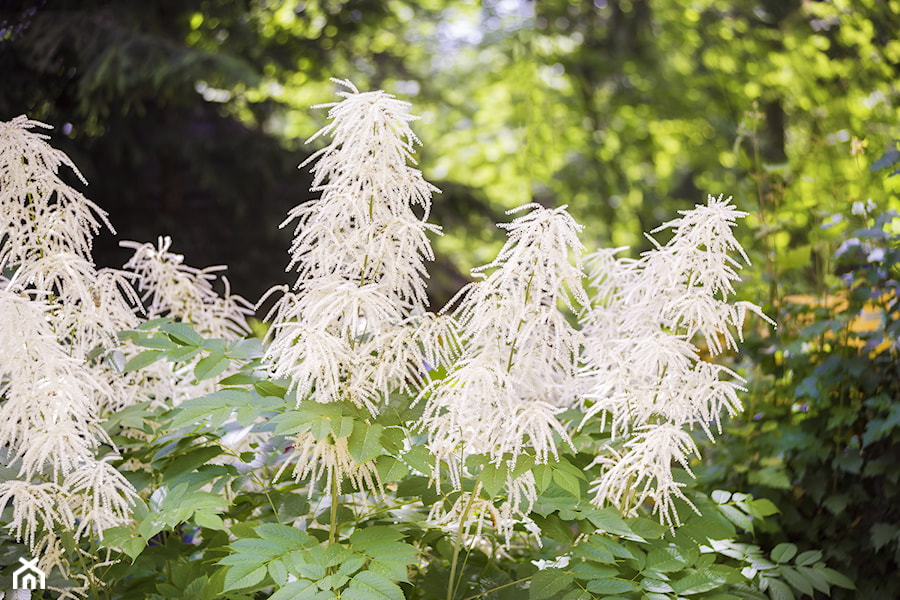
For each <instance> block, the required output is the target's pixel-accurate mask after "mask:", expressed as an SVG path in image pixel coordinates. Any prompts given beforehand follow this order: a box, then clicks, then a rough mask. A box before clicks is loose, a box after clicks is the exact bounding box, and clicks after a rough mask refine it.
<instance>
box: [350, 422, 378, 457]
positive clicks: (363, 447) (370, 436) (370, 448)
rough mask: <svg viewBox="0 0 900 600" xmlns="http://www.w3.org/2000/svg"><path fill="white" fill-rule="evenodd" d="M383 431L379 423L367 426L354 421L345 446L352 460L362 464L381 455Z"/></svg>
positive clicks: (367, 424)
mask: <svg viewBox="0 0 900 600" xmlns="http://www.w3.org/2000/svg"><path fill="white" fill-rule="evenodd" d="M383 430H384V426H383V425H381V424H379V423H371V424H369V423H364V422H362V421H356V422H355V423H354V424H353V433H352V434H350V440H349V441H348V444H347V449H348V450H349V451H350V456H352V457H353V460H355V461H356V462H357V463H358V464H362V463H364V462H366V461H369V460H372V459H374V458H375V457H376V456H378V455H379V454H381V432H382V431H383Z"/></svg>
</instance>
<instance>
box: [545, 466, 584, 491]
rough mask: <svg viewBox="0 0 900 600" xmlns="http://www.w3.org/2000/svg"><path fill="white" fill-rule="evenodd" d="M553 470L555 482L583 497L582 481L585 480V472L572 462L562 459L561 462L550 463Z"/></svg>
mask: <svg viewBox="0 0 900 600" xmlns="http://www.w3.org/2000/svg"><path fill="white" fill-rule="evenodd" d="M549 466H550V469H551V470H552V471H553V482H554V483H556V485H558V486H559V487H561V488H562V489H564V490H566V491H567V492H569V493H570V494H572V495H573V496H575V497H576V498H581V483H580V482H581V481H584V480H585V476H584V473H583V472H582V471H581V470H580V469H577V468H576V467H575V466H574V465H572V463H570V462H568V461H566V460H562V459H560V461H559V462H556V463H550V465H549Z"/></svg>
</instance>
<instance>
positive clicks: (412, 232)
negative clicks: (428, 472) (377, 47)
mask: <svg viewBox="0 0 900 600" xmlns="http://www.w3.org/2000/svg"><path fill="white" fill-rule="evenodd" d="M335 81H336V82H337V83H339V84H340V85H342V86H344V87H346V88H348V90H349V91H346V92H340V93H339V95H340V96H342V97H343V100H342V101H340V102H335V103H331V104H326V105H323V106H326V107H329V108H330V111H329V118H330V119H331V123H330V124H329V125H327V126H326V127H325V128H323V129H322V130H321V131H319V132H318V133H317V134H316V135H314V136H313V137H312V138H310V140H309V141H312V140H313V139H315V138H317V137H319V136H329V137H331V138H332V141H331V143H330V144H329V145H328V146H326V147H325V148H323V149H321V150H319V151H318V152H316V153H314V154H313V155H312V156H311V157H310V158H309V159H308V160H307V161H306V162H305V163H304V165H306V164H308V163H311V162H314V161H315V164H314V166H313V167H312V172H313V174H314V182H313V188H312V189H313V190H314V191H320V192H321V193H322V195H321V197H320V198H318V199H317V200H313V201H310V202H306V203H304V204H301V205H299V206H297V207H296V208H294V209H293V210H291V212H290V214H289V217H288V219H287V220H286V221H285V222H284V223H283V224H282V226H284V225H287V224H288V223H290V222H292V221H296V223H297V224H296V229H295V232H294V241H293V243H292V245H291V262H290V265H289V266H288V268H289V269H291V268H296V270H297V271H298V278H297V281H296V283H295V285H294V291H292V292H288V293H285V295H284V296H282V298H281V299H280V300H279V301H278V302H277V303H276V305H275V307H274V308H273V309H272V311H271V313H270V315H269V317H270V318H271V320H272V327H271V329H270V338H271V343H270V344H269V346H268V349H267V358H268V359H269V361H270V364H271V371H272V374H273V375H274V376H275V377H287V378H289V379H290V380H291V386H292V387H293V388H295V389H296V390H297V398H298V402H303V401H305V400H306V399H307V398H309V399H312V400H314V401H317V402H336V401H339V400H349V401H351V402H353V403H354V404H356V405H357V406H363V407H365V408H367V409H368V410H369V411H370V412H372V413H373V414H374V413H376V412H377V411H378V410H379V407H380V405H381V403H382V402H383V399H384V398H385V397H387V395H388V394H389V393H390V391H391V390H392V389H397V388H404V389H410V386H413V387H415V388H418V387H421V385H422V384H423V383H424V377H423V373H424V370H425V369H426V367H425V365H424V360H425V357H428V359H431V360H444V359H445V358H446V355H447V352H448V351H447V350H446V349H442V348H439V347H436V343H437V346H440V345H441V344H444V345H446V343H447V342H446V341H447V340H453V339H454V333H453V329H452V326H451V324H449V323H448V319H445V318H435V317H434V316H433V315H430V314H428V313H427V312H426V310H425V309H426V303H427V299H426V295H425V277H427V273H426V269H425V261H428V260H433V258H434V257H433V254H432V250H431V245H430V243H429V241H428V237H427V234H428V233H429V232H430V233H438V232H439V228H438V227H436V226H434V225H431V224H429V223H427V222H426V219H427V217H428V212H429V209H430V206H431V195H432V193H433V192H435V191H437V189H436V188H435V187H434V186H432V185H431V184H429V183H428V182H426V181H425V180H424V179H423V178H422V174H421V173H420V172H419V171H418V170H417V169H415V168H414V167H412V166H410V164H414V159H413V150H414V145H415V144H417V143H418V142H419V140H418V139H417V138H416V136H415V134H414V133H413V132H412V129H411V128H410V126H409V124H410V122H412V121H413V120H415V119H416V117H414V116H412V115H410V114H409V107H410V105H409V104H408V103H406V102H402V101H400V100H397V99H396V98H394V97H393V96H392V95H390V94H387V93H385V92H383V91H377V92H366V93H360V92H359V91H358V90H357V89H356V88H355V87H354V86H353V85H352V84H351V83H350V82H347V81H338V80H335ZM301 166H303V165H301ZM416 205H418V206H420V207H421V209H422V211H423V213H424V214H423V216H421V217H420V216H418V215H417V214H416V213H415V212H414V207H415V206H416ZM273 291H274V290H273ZM430 366H432V367H433V366H436V365H434V364H433V363H432V364H431V365H430Z"/></svg>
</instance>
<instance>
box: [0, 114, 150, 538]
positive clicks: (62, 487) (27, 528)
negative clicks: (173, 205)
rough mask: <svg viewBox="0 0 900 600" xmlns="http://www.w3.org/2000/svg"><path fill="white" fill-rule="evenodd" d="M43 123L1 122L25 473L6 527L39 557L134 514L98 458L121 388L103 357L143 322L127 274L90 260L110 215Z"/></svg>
mask: <svg viewBox="0 0 900 600" xmlns="http://www.w3.org/2000/svg"><path fill="white" fill-rule="evenodd" d="M35 127H46V125H43V124H41V123H38V122H35V121H30V120H28V119H27V118H26V117H24V116H22V117H17V118H16V119H13V120H12V121H10V122H8V123H0V270H9V271H11V272H12V275H11V276H10V278H9V279H4V278H0V315H2V318H0V446H3V447H4V448H5V449H6V452H5V457H4V464H5V466H6V467H8V468H11V469H13V470H15V471H16V472H17V478H16V479H9V480H7V481H5V482H3V483H2V485H0V506H6V504H7V503H9V502H11V503H12V513H11V514H12V522H11V523H8V524H6V526H7V527H8V529H9V530H10V531H11V532H12V533H13V534H14V535H15V536H16V537H17V538H19V539H23V540H25V541H27V542H28V544H29V546H30V547H31V550H32V552H35V551H36V550H37V545H39V544H42V543H43V542H40V541H37V540H39V539H46V536H47V535H57V534H59V532H60V530H68V531H70V532H72V533H73V535H74V537H75V538H76V540H77V539H78V538H80V537H81V536H82V535H85V534H86V533H87V532H91V533H92V534H94V535H97V534H99V533H100V532H101V531H102V530H103V529H105V528H107V527H111V526H115V525H120V524H122V523H123V522H124V521H126V520H127V519H128V518H129V513H130V508H131V504H132V502H133V498H134V496H135V492H134V488H133V487H132V486H131V484H130V483H129V482H128V481H127V480H126V479H125V478H124V477H121V475H118V473H117V472H114V470H113V469H112V467H110V466H109V465H108V464H106V463H103V462H101V460H100V459H98V458H97V454H98V453H99V452H103V448H104V447H107V448H108V447H112V446H113V444H112V440H111V439H110V438H109V436H108V435H107V434H106V432H105V430H104V429H103V428H102V427H101V426H100V423H101V420H102V417H103V415H104V412H105V411H106V410H107V409H108V408H109V407H110V406H113V405H117V404H120V403H121V402H122V394H123V390H124V388H123V387H122V386H121V385H119V383H118V382H119V380H120V378H119V375H118V373H115V372H114V371H113V367H112V361H110V360H104V359H103V357H104V356H106V357H108V356H110V355H111V351H112V350H113V349H114V344H115V343H116V334H117V333H118V331H120V330H122V329H129V328H132V327H134V326H136V325H137V317H136V315H135V312H134V310H133V306H134V304H136V303H137V297H136V295H135V294H134V291H133V290H131V288H130V287H129V284H128V281H127V279H126V278H125V276H123V275H122V274H121V273H119V272H117V271H112V270H99V271H98V270H97V269H96V267H95V265H94V263H93V260H92V259H91V255H90V250H91V243H92V240H93V236H94V234H95V233H96V232H97V231H98V229H99V228H100V227H101V225H104V224H105V225H106V226H108V227H109V228H110V230H111V229H112V227H111V226H110V225H109V222H108V221H107V220H106V215H105V213H103V211H102V210H100V209H99V208H98V207H97V206H96V205H95V204H93V203H92V202H90V201H89V200H88V199H87V198H85V197H84V196H83V195H82V194H81V193H80V192H78V191H76V190H75V189H73V188H71V187H69V186H68V185H66V184H65V182H63V180H62V179H61V177H60V174H59V170H60V168H62V167H68V168H70V169H72V170H73V171H74V173H75V174H76V175H77V176H78V177H79V178H81V175H80V173H78V171H77V169H76V168H75V166H74V165H73V164H72V162H71V161H70V160H69V158H68V157H67V156H66V155H65V154H63V153H62V152H60V151H59V150H56V149H54V148H52V147H51V146H50V145H49V144H48V143H47V141H46V137H47V136H44V135H40V134H36V133H34V132H33V131H31V129H33V128H35ZM81 180H82V181H84V179H83V178H81ZM89 473H90V474H94V475H92V476H88V474H89ZM98 473H102V474H103V476H96V474H98ZM73 492H74V493H73ZM76 496H77V498H78V502H77V503H74V502H73V500H74V499H75V497H76ZM38 534H41V535H40V536H39V535H38Z"/></svg>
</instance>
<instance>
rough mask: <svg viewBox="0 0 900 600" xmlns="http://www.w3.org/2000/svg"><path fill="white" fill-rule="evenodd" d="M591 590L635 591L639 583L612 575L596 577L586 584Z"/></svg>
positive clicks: (600, 591)
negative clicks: (603, 577) (605, 577)
mask: <svg viewBox="0 0 900 600" xmlns="http://www.w3.org/2000/svg"><path fill="white" fill-rule="evenodd" d="M585 587H586V588H587V590H588V591H589V592H594V593H596V594H624V593H627V592H631V591H634V589H635V588H636V587H637V585H636V584H635V583H634V582H633V581H628V580H626V579H619V578H618V577H610V578H609V579H595V580H593V581H589V582H588V584H587V585H586V586H585Z"/></svg>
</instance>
